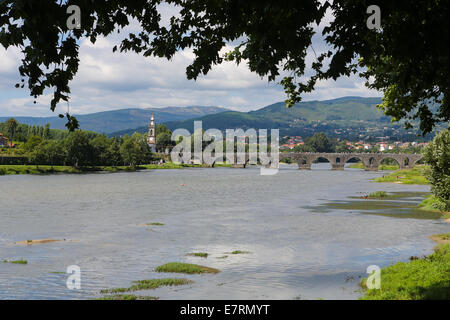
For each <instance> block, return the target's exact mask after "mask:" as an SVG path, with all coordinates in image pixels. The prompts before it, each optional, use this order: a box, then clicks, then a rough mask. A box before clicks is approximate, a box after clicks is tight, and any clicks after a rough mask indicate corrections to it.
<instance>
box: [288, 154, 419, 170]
mask: <svg viewBox="0 0 450 320" xmlns="http://www.w3.org/2000/svg"><path fill="white" fill-rule="evenodd" d="M287 158H290V159H291V160H293V161H296V162H297V164H298V168H299V169H311V165H312V164H313V162H315V161H316V160H319V159H320V158H322V159H326V160H328V162H330V164H331V168H332V169H333V170H344V166H345V164H346V163H347V162H348V161H349V160H351V159H356V160H360V161H361V162H362V163H363V164H364V167H365V170H368V171H378V166H379V165H380V164H381V161H383V160H384V159H393V160H395V161H396V162H397V163H398V166H399V168H400V169H411V168H413V167H414V165H415V164H416V163H417V161H419V160H420V159H422V155H420V154H402V153H400V154H397V153H315V152H311V153H296V152H289V153H280V156H279V159H280V161H281V160H283V159H287Z"/></svg>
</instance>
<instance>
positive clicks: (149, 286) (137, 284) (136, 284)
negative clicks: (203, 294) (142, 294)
mask: <svg viewBox="0 0 450 320" xmlns="http://www.w3.org/2000/svg"><path fill="white" fill-rule="evenodd" d="M190 283H193V281H191V280H188V279H182V278H166V279H150V280H138V281H133V282H132V285H131V287H128V288H113V289H104V290H102V291H100V293H102V294H110V293H113V294H114V293H124V292H131V291H139V290H153V289H157V288H160V287H172V286H182V285H186V284H190Z"/></svg>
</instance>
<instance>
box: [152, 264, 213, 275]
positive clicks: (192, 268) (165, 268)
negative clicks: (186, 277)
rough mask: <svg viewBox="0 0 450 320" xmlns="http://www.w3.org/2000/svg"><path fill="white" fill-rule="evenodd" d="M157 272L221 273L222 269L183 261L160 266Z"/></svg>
mask: <svg viewBox="0 0 450 320" xmlns="http://www.w3.org/2000/svg"><path fill="white" fill-rule="evenodd" d="M155 271H156V272H167V273H172V272H173V273H186V274H195V273H219V272H220V271H219V270H217V269H214V268H209V267H205V266H199V265H197V264H191V263H182V262H169V263H166V264H163V265H162V266H159V267H157V268H156V269H155Z"/></svg>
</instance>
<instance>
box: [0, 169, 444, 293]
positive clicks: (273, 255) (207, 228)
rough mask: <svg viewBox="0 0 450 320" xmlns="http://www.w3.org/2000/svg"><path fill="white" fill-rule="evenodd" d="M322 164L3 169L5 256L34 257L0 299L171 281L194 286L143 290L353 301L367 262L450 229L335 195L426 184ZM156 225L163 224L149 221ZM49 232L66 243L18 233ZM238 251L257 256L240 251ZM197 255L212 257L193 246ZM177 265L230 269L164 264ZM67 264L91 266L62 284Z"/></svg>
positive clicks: (8, 271)
mask: <svg viewBox="0 0 450 320" xmlns="http://www.w3.org/2000/svg"><path fill="white" fill-rule="evenodd" d="M313 169H314V170H311V171H300V170H297V169H296V167H295V166H287V165H284V166H282V169H281V170H280V172H279V173H278V174H277V175H273V176H261V175H259V169H258V168H256V167H254V168H252V167H250V168H247V169H232V168H211V169H208V168H204V169H203V168H193V169H184V170H153V171H144V172H142V171H141V172H135V173H129V172H124V173H114V174H111V173H103V174H83V175H45V176H31V175H22V176H0V260H2V261H3V260H4V259H8V260H17V259H26V260H27V261H28V264H26V265H16V264H11V263H0V299H91V298H96V297H100V296H101V295H100V294H99V292H100V290H101V289H107V288H115V287H128V286H129V285H130V283H131V282H132V281H135V280H143V279H154V278H164V277H185V278H189V279H191V280H193V281H194V283H193V284H191V285H187V286H181V287H169V288H160V289H157V290H152V291H146V292H142V294H148V295H152V296H158V297H160V298H161V299H356V298H358V297H359V296H360V295H361V293H360V292H359V286H358V282H359V281H360V279H361V277H365V276H366V273H365V272H366V268H367V267H368V266H369V265H378V266H380V267H383V266H386V265H389V264H391V263H393V262H396V261H407V260H408V258H409V257H410V256H413V255H414V256H420V255H424V254H429V253H431V251H432V248H433V246H434V243H433V242H432V241H431V240H429V239H428V236H430V235H432V234H436V233H444V232H449V225H448V224H445V223H443V222H441V221H440V220H438V219H435V218H436V217H435V216H432V215H430V216H429V218H427V217H425V219H424V217H423V216H419V215H418V216H417V217H416V216H414V214H410V215H405V216H403V217H402V210H401V208H400V209H399V208H395V207H394V208H389V206H387V207H386V208H385V209H381V211H379V212H381V213H383V214H373V213H374V212H372V213H371V214H367V213H368V212H365V211H364V210H362V209H364V208H362V209H361V208H360V207H361V205H359V206H356V207H355V208H352V207H351V206H350V207H346V206H341V207H339V206H331V207H330V206H328V205H327V204H329V203H333V202H334V203H337V204H339V203H343V202H345V201H350V199H349V197H352V196H358V195H361V193H368V192H372V191H376V190H385V191H390V192H412V193H411V197H410V198H409V199H406V200H404V199H403V200H399V201H404V202H405V203H409V204H411V203H412V204H415V203H417V202H418V201H420V197H418V196H414V195H415V194H416V192H426V191H428V190H429V187H427V186H414V185H409V186H408V185H397V184H380V183H373V182H371V181H370V179H372V178H375V177H377V176H381V175H382V174H383V173H381V172H366V171H363V170H351V169H350V170H344V171H331V170H326V169H328V167H327V165H326V164H323V165H322V164H319V165H315V167H314V168H313ZM351 201H364V200H354V199H352V200H351ZM397 203H398V202H397ZM363 206H364V205H363ZM396 210H397V211H398V215H396ZM150 222H159V223H163V224H164V225H163V226H145V224H146V223H150ZM46 238H51V239H60V240H64V239H65V241H61V242H54V243H47V244H36V245H20V244H15V243H14V242H17V241H26V240H31V239H46ZM234 250H242V251H248V252H249V253H247V254H230V252H232V251H234ZM190 252H207V253H209V256H208V258H206V259H205V258H200V257H192V256H186V254H187V253H190ZM172 261H178V262H189V263H196V264H200V265H205V266H208V267H213V268H217V269H220V270H221V272H220V273H218V274H214V275H211V274H205V275H187V276H185V275H177V274H175V275H174V274H161V273H156V272H154V269H155V268H156V267H157V266H159V265H161V264H164V263H167V262H172ZM70 265H77V266H79V267H80V268H81V290H69V289H67V287H66V280H67V277H68V275H67V274H65V271H66V268H67V267H68V266H70ZM138 294H141V293H138Z"/></svg>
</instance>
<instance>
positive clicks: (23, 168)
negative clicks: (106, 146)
mask: <svg viewBox="0 0 450 320" xmlns="http://www.w3.org/2000/svg"><path fill="white" fill-rule="evenodd" d="M202 167H203V166H202V165H198V164H176V163H172V162H168V163H163V164H161V165H159V164H146V165H139V166H136V167H128V166H116V167H113V166H89V167H80V168H75V167H71V166H48V165H38V166H36V165H0V176H1V175H15V174H56V173H60V174H61V173H65V174H74V173H87V172H134V171H140V170H156V169H185V168H202ZM215 167H231V165H228V164H217V165H215Z"/></svg>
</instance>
